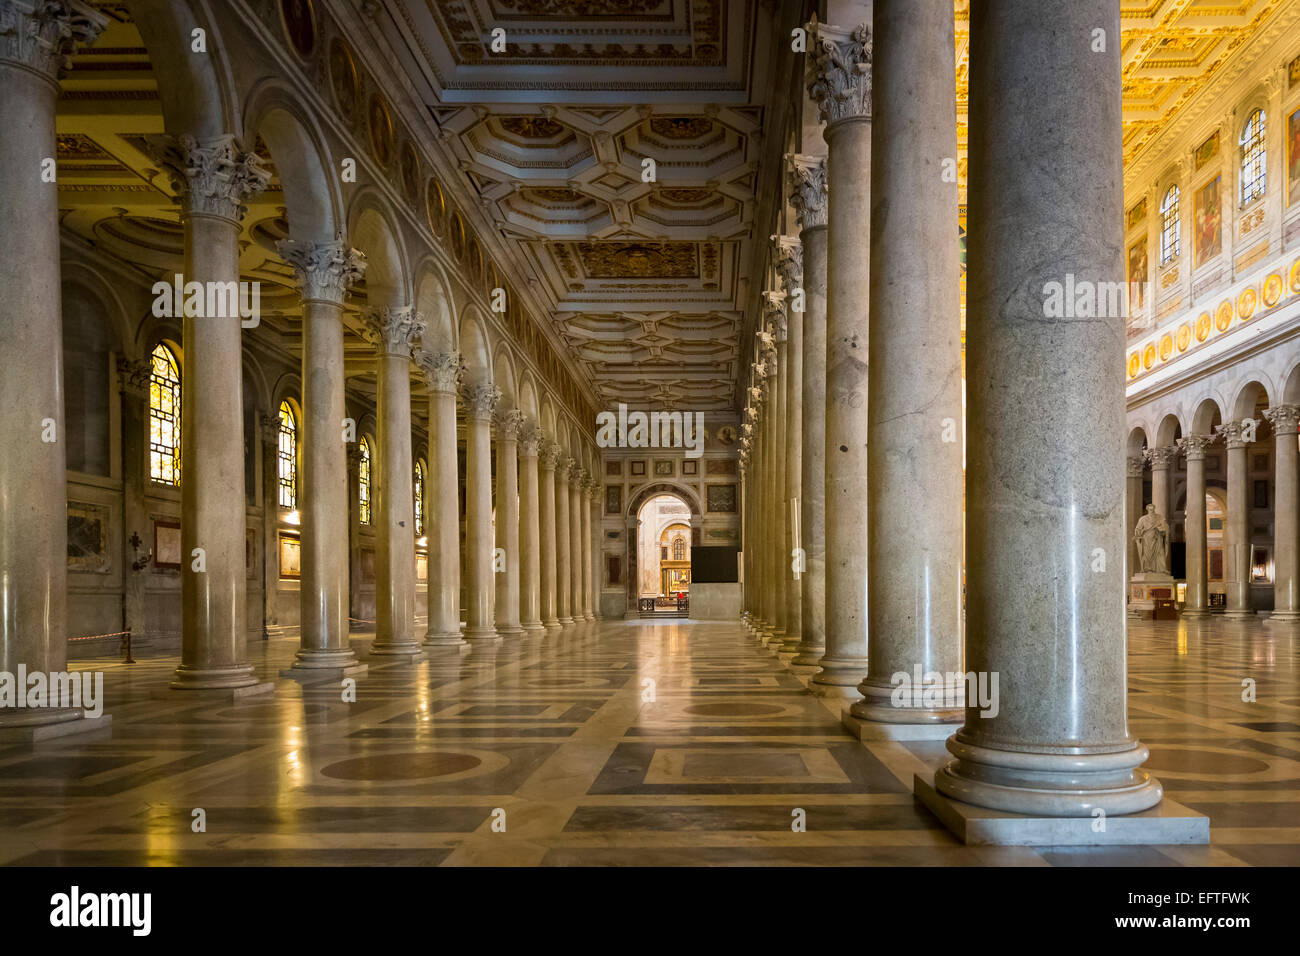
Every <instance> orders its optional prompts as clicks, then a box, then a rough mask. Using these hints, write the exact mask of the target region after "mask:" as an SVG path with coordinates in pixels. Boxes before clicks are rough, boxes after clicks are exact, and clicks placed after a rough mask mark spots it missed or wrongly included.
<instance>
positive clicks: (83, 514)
mask: <svg viewBox="0 0 1300 956" xmlns="http://www.w3.org/2000/svg"><path fill="white" fill-rule="evenodd" d="M110 567H111V564H110V561H109V558H108V509H107V508H102V507H100V506H99V505H92V504H81V503H79V502H76V501H69V502H68V570H69V571H82V572H91V573H94V574H106V573H108V571H109V569H110Z"/></svg>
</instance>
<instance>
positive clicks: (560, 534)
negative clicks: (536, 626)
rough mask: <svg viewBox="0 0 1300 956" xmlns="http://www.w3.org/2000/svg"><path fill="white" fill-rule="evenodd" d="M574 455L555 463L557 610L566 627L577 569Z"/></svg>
mask: <svg viewBox="0 0 1300 956" xmlns="http://www.w3.org/2000/svg"><path fill="white" fill-rule="evenodd" d="M576 469H577V465H576V464H575V463H574V461H573V459H572V458H563V459H561V460H560V461H559V462H558V463H557V464H556V466H555V613H556V616H557V618H558V620H559V622H560V624H561V626H563V627H568V626H569V625H570V624H572V623H573V610H572V608H573V605H572V598H573V570H572V563H571V562H572V558H571V552H570V550H569V535H570V530H571V528H572V525H571V524H570V523H569V475H570V473H571V472H573V471H576Z"/></svg>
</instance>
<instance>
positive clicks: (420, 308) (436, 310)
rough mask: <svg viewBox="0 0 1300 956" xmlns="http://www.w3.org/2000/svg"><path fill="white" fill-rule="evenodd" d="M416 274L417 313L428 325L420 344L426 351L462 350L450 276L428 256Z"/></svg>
mask: <svg viewBox="0 0 1300 956" xmlns="http://www.w3.org/2000/svg"><path fill="white" fill-rule="evenodd" d="M415 274H416V284H415V311H416V312H418V313H419V314H420V320H421V321H422V322H424V335H423V337H422V338H421V339H420V344H421V345H422V346H423V347H424V350H425V351H426V352H435V353H437V352H454V351H456V349H458V348H459V347H460V335H459V330H458V329H457V328H456V320H455V314H456V312H455V306H454V303H453V301H452V296H451V291H450V289H451V287H450V285H449V284H448V283H447V278H446V276H445V275H443V273H442V270H441V269H439V268H438V266H437V265H436V264H435V263H434V261H433V259H432V257H428V256H426V257H425V258H424V259H422V260H421V261H420V264H419V265H418V267H417V268H416V273H415Z"/></svg>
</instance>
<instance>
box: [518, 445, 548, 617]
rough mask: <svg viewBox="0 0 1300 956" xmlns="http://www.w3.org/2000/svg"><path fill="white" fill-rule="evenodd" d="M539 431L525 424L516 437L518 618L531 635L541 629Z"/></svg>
mask: <svg viewBox="0 0 1300 956" xmlns="http://www.w3.org/2000/svg"><path fill="white" fill-rule="evenodd" d="M540 438H541V431H540V430H539V429H538V427H537V425H535V424H533V423H531V422H530V423H528V424H525V425H524V426H523V428H522V429H521V431H520V433H519V616H520V623H521V624H522V625H523V628H524V630H525V631H527V632H528V633H530V634H534V635H540V634H542V633H543V632H544V631H545V628H544V627H543V626H542V583H541V566H542V555H541V512H540V501H539V498H538V491H537V445H538V441H539V440H540Z"/></svg>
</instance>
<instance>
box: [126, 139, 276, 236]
mask: <svg viewBox="0 0 1300 956" xmlns="http://www.w3.org/2000/svg"><path fill="white" fill-rule="evenodd" d="M146 143H147V145H148V148H149V152H150V153H151V154H152V156H153V158H154V160H155V161H156V162H157V163H158V164H159V165H160V166H161V167H162V168H163V169H164V170H166V171H167V173H168V175H169V176H170V177H171V182H172V189H173V190H175V192H176V195H177V198H178V199H179V200H180V203H181V208H182V209H183V210H184V211H185V212H186V213H187V214H201V215H209V216H220V217H222V218H224V219H231V220H234V221H236V222H237V221H239V218H240V216H242V215H243V213H244V212H245V211H246V210H245V208H244V200H246V199H248V198H249V197H250V196H254V195H256V194H257V193H260V192H261V191H262V190H263V189H265V188H266V184H267V183H268V182H269V181H270V179H271V171H270V170H269V169H267V168H266V167H265V166H263V165H262V160H261V159H260V158H259V157H258V155H257V154H256V153H253V152H250V151H249V150H246V149H244V147H243V145H242V144H241V143H240V141H239V140H238V139H237V138H236V137H234V136H232V135H230V134H226V135H223V136H215V137H213V138H212V139H208V140H203V141H199V140H197V139H195V138H194V137H193V136H189V135H185V136H167V135H153V136H149V137H147V139H146Z"/></svg>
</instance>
